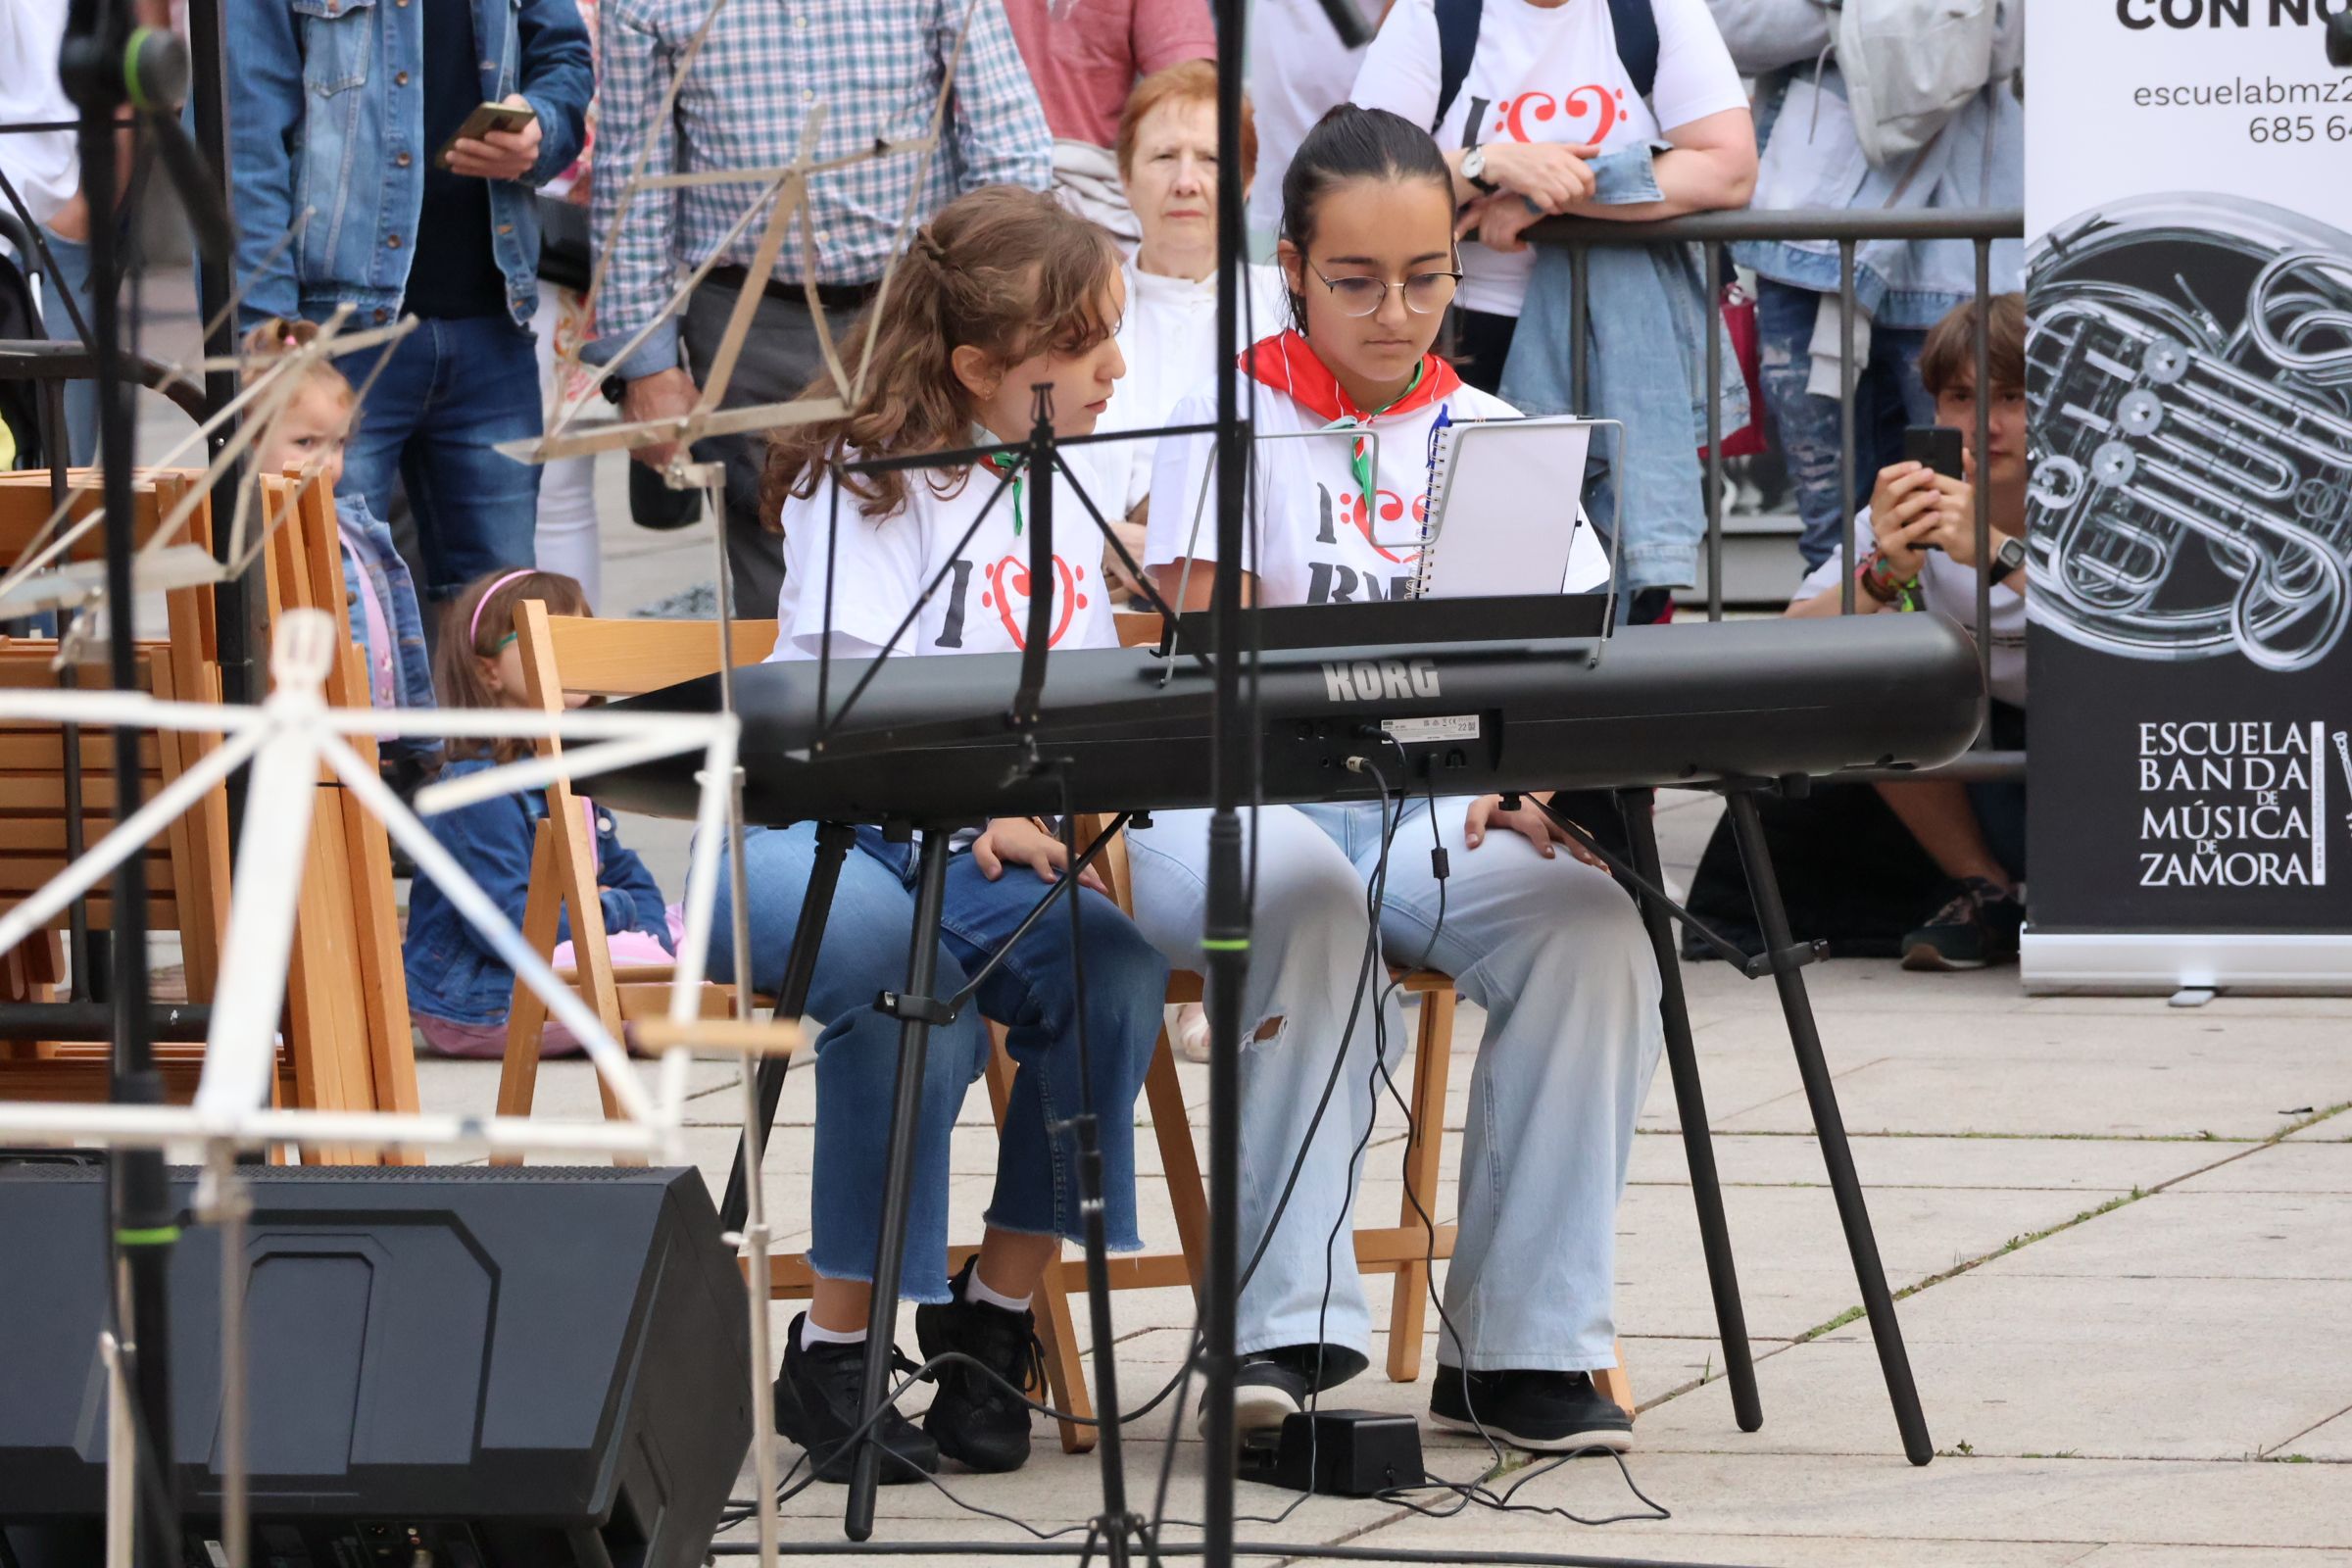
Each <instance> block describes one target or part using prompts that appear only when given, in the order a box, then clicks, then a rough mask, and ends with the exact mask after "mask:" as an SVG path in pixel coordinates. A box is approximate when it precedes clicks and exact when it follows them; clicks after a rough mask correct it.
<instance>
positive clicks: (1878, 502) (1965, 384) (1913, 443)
mask: <svg viewBox="0 0 2352 1568" xmlns="http://www.w3.org/2000/svg"><path fill="white" fill-rule="evenodd" d="M1985 309H1986V311H1987V313H1988V323H1987V324H1988V332H1989V337H1990V340H1991V362H1992V391H1991V399H1992V406H1991V409H1990V410H1989V414H1990V420H1989V423H1990V432H1991V440H1990V445H1989V447H1988V449H1987V452H1986V456H1985V472H1984V473H1982V474H1980V473H1979V471H1978V467H1977V459H1976V454H1975V453H1974V452H1973V451H1972V450H1971V447H1972V446H1973V443H1974V440H1975V432H1976V427H1977V396H1978V393H1977V376H1976V331H1977V312H1978V306H1977V303H1976V302H1975V301H1973V300H1972V301H1970V302H1969V303H1967V304H1964V305H1961V306H1959V307H1957V308H1956V309H1954V310H1953V311H1952V312H1950V313H1949V314H1948V315H1946V316H1945V317H1944V318H1943V319H1941V320H1940V321H1938V322H1936V325H1935V326H1934V327H1932V328H1930V329H1929V332H1928V336H1927V340H1926V342H1925V343H1924V344H1923V345H1922V346H1921V349H1920V355H1919V371H1920V376H1921V379H1922V380H1923V381H1924V382H1925V384H1926V386H1927V388H1928V390H1929V392H1930V393H1931V394H1932V395H1933V396H1934V397H1935V399H1936V424H1935V426H1932V427H1924V428H1923V427H1914V429H1913V430H1912V431H1911V432H1910V434H1909V435H1908V436H1907V437H1906V439H1905V446H1904V450H1905V453H1906V456H1905V457H1904V459H1903V460H1902V461H1901V462H1899V463H1891V464H1888V465H1887V466H1885V467H1883V468H1881V469H1880V470H1879V473H1878V478H1877V480H1876V482H1875V483H1874V484H1873V486H1872V488H1871V496H1870V505H1869V506H1867V507H1865V508H1864V509H1863V510H1862V511H1861V513H1860V514H1858V515H1856V516H1855V518H1854V537H1855V554H1856V557H1857V559H1858V560H1859V561H1860V566H1859V567H1858V569H1857V570H1856V572H1855V584H1854V590H1855V591H1854V610H1855V612H1856V613H1861V614H1886V613H1900V612H1903V611H1915V612H1917V611H1924V612H1929V613H1936V614H1940V615H1945V616H1948V617H1949V618H1951V619H1952V620H1954V621H1957V622H1958V623H1959V624H1960V626H1961V627H1962V628H1963V629H1964V630H1966V631H1967V632H1968V633H1969V634H1970V635H1971V636H1980V635H1986V633H1984V632H1981V631H1980V629H1979V628H1978V626H1977V571H1978V560H1977V501H1976V488H1975V487H1976V486H1977V484H1979V483H1980V482H1982V483H1985V484H1987V485H1989V486H1990V487H1991V491H1992V508H1991V512H1992V519H1991V520H1992V535H1991V545H1992V550H1991V561H1990V564H1989V570H1990V572H1991V576H1992V624H1991V628H1990V631H1989V635H1990V637H1991V639H1992V713H1991V719H1990V722H1991V727H1992V743H1993V745H1994V746H1995V747H1998V748H2002V749H2014V748H2017V747H2022V746H2023V745H2024V744H2025V710H2026V599H2025V596H2026V593H2027V591H2028V586H2029V584H2028V571H2027V566H2026V477H2027V474H2026V390H2025V340H2026V303H2025V296H2024V295H2022V294H1999V295H1995V296H1993V298H1992V299H1991V300H1990V301H1989V302H1988V304H1987V305H1986V307H1985ZM1843 565H1844V563H1843V559H1842V556H1841V555H1837V554H1833V555H1832V556H1830V557H1829V559H1827V560H1826V561H1824V562H1823V563H1822V564H1820V565H1819V566H1817V567H1815V568H1814V569H1813V572H1812V574H1811V575H1810V576H1808V577H1806V578H1805V580H1804V582H1803V584H1802V585H1800V586H1799V587H1798V589H1797V592H1796V598H1795V599H1794V600H1793V601H1792V602H1791V603H1790V605H1789V614H1790V615H1794V616H1811V615H1835V614H1838V613H1840V611H1841V609H1842V608H1843V590H1842V588H1841V586H1840V584H1839V582H1838V576H1839V573H1840V572H1841V571H1842V569H1843ZM1876 788H1877V790H1878V792H1879V795H1880V797H1881V798H1882V799H1883V800H1885V801H1886V803H1887V807H1888V808H1889V809H1892V810H1893V812H1894V814H1895V816H1896V817H1897V818H1899V819H1900V820H1901V822H1902V824H1903V826H1904V827H1905V828H1907V829H1909V831H1910V834H1911V836H1912V837H1913V838H1914V839H1916V840H1917V841H1918V843H1919V845H1920V847H1921V848H1922V849H1923V850H1925V851H1926V852H1927V853H1928V855H1929V856H1930V857H1931V858H1934V860H1935V862H1936V866H1937V868H1938V869H1940V870H1941V871H1942V872H1943V874H1944V875H1945V876H1946V877H1948V878H1950V879H1951V880H1952V882H1953V883H1955V884H1957V887H1956V891H1954V892H1953V893H1952V894H1951V896H1950V897H1949V899H1948V900H1947V901H1946V902H1945V904H1944V905H1943V907H1941V908H1940V909H1939V910H1937V911H1936V914H1935V915H1934V916H1933V917H1932V918H1931V919H1929V920H1928V922H1927V923H1926V924H1925V925H1923V926H1921V927H1919V928H1918V929H1916V930H1914V931H1912V932H1910V933H1908V934H1907V935H1906V936H1904V938H1903V939H1902V943H1901V949H1902V956H1903V963H1904V966H1905V967H1907V968H1913V969H1973V968H1981V967H1983V966H1984V965H1985V964H1987V963H2000V962H2006V961H2008V960H2010V959H2013V958H2015V957H2016V956H2017V939H2018V931H2019V929H2020V927H2021V926H2022V925H2023V923H2024V920H2025V905H2024V903H2023V901H2022V900H2020V899H2019V897H2018V894H2017V887H2018V884H2019V882H2020V881H2022V880H2023V878H2024V875H2025V786H2024V785H2023V784H2016V783H1976V784H1961V783H1957V782H1954V781H1952V780H1948V779H1920V780H1913V781H1910V782H1906V783H1901V784H1881V785H1878V786H1876Z"/></svg>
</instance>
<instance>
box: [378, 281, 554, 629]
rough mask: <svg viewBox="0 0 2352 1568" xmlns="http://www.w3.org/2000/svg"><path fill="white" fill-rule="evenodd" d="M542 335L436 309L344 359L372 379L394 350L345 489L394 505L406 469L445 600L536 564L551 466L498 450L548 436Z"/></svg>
mask: <svg viewBox="0 0 2352 1568" xmlns="http://www.w3.org/2000/svg"><path fill="white" fill-rule="evenodd" d="M531 342H532V340H531V334H530V333H529V332H528V331H527V330H525V329H524V328H522V327H518V326H516V325H515V323H514V322H513V321H511V320H508V319H506V318H505V317H501V316H476V317H466V318H462V319H454V320H437V319H421V320H419V321H417V327H416V330H414V331H412V332H411V333H410V334H409V335H408V336H407V337H405V338H402V339H401V340H400V341H399V342H397V343H394V344H392V345H390V346H389V348H385V349H363V350H361V351H360V352H359V353H357V354H352V355H347V356H345V357H344V358H343V359H341V360H339V361H337V362H336V363H337V365H338V367H339V368H341V369H342V371H343V373H344V374H345V375H347V376H349V377H350V378H351V383H352V385H353V386H355V387H356V386H365V385H367V382H368V376H369V374H370V373H372V372H373V371H374V369H375V363H376V361H377V360H378V359H379V358H382V357H383V356H385V355H387V354H388V355H389V356H390V359H389V362H388V363H386V364H385V366H384V368H383V371H382V373H381V374H379V375H377V376H376V377H375V384H374V386H373V387H371V388H369V389H368V401H367V404H366V406H365V407H363V408H362V409H361V411H360V421H359V428H358V429H356V430H354V431H353V432H352V436H351V445H350V447H349V449H348V450H347V451H346V453H345V455H344V459H343V485H344V488H346V489H348V490H351V491H354V492H356V493H357V494H358V495H359V496H360V497H361V498H362V499H363V500H365V501H366V502H367V503H368V511H369V512H372V513H373V514H375V515H377V516H379V517H388V516H390V515H392V475H393V472H394V470H395V469H396V468H397V469H398V471H399V474H400V479H401V483H402V484H403V486H405V487H406V489H407V491H408V495H409V509H410V511H411V512H412V513H413V514H414V515H416V518H417V543H418V546H419V547H420V549H421V551H422V553H423V557H424V578H425V580H424V592H425V597H426V599H428V600H430V601H432V602H435V603H445V602H447V601H449V600H452V599H455V598H457V597H458V595H459V594H461V593H463V592H464V591H465V590H466V585H467V584H469V583H471V582H473V581H475V580H476V579H478V578H480V577H483V576H486V575H488V574H489V573H491V572H494V571H501V570H508V569H512V568H514V567H515V566H528V565H530V564H532V560H533V557H532V550H531V536H532V534H533V532H534V531H535V530H536V528H537V527H538V522H539V470H538V468H537V467H536V466H532V465H530V464H527V463H518V462H516V461H515V459H513V458H510V457H507V456H506V455H505V454H503V453H501V452H499V451H498V450H497V446H498V443H500V442H502V441H514V440H527V439H529V438H531V437H533V436H536V435H538V434H539V433H540V431H541V429H542V423H541V421H542V418H543V411H542V409H541V407H540V396H539V361H538V357H537V355H536V354H535V353H534V352H533V350H532V346H531Z"/></svg>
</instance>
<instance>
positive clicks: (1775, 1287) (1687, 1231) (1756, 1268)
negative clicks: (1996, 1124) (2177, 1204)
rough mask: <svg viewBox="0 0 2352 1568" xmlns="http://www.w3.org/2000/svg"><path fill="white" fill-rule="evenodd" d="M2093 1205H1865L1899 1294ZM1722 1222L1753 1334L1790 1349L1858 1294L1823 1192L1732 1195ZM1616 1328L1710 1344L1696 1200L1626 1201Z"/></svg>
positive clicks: (1677, 1195) (2043, 1194)
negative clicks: (1789, 1341) (1786, 1342)
mask: <svg viewBox="0 0 2352 1568" xmlns="http://www.w3.org/2000/svg"><path fill="white" fill-rule="evenodd" d="M2089 1196H2090V1195H2086V1194H2082V1193H2078V1192H2072V1191H2056V1192H2054V1191H2046V1190H2041V1189H2033V1188H2025V1189H2004V1188H1925V1187H1918V1188H1904V1187H1893V1188H1887V1189H1883V1190H1879V1191H1874V1192H1871V1193H1869V1194H1868V1200H1869V1208H1870V1214H1871V1219H1872V1223H1873V1229H1874V1230H1875V1231H1876V1233H1877V1236H1878V1243H1879V1252H1880V1256H1881V1258H1882V1260H1883V1262H1884V1264H1885V1267H1886V1269H1887V1279H1888V1280H1889V1281H1890V1282H1891V1283H1892V1285H1893V1287H1894V1288H1895V1289H1897V1290H1900V1289H1902V1288H1903V1287H1905V1286H1907V1285H1914V1284H1917V1283H1919V1282H1920V1281H1922V1280H1925V1279H1928V1278H1929V1277H1931V1276H1933V1275H1936V1274H1940V1273H1942V1272H1944V1271H1945V1270H1947V1269H1950V1268H1952V1267H1954V1266H1956V1265H1957V1264H1960V1263H1963V1262H1966V1261H1969V1260H1970V1259H1973V1258H1979V1257H1983V1256H1984V1255H1985V1254H1986V1253H1988V1252H1991V1251H1993V1250H1996V1249H1998V1248H2000V1247H2002V1246H2003V1245H2005V1244H2006V1243H2007V1242H2008V1241H2009V1240H2010V1239H2011V1238H2012V1237H2017V1236H2023V1235H2029V1234H2031V1233H2033V1232H2034V1231H2037V1230H2041V1229H2043V1228H2045V1227H2047V1226H2050V1225H2055V1224H2058V1223H2061V1222H2063V1221H2065V1220H2068V1219H2071V1218H2073V1217H2074V1216H2075V1215H2076V1214H2078V1213H2081V1212H2082V1210H2083V1209H2084V1208H2085V1207H2086V1206H2089V1204H2088V1203H2086V1199H2087V1198H2088V1197H2089ZM1724 1212H1725V1218H1726V1222H1727V1224H1728V1226H1729V1229H1730V1231H1731V1236H1732V1250H1733V1256H1734V1261H1735V1264H1736V1266H1737V1267H1738V1269H1739V1273H1740V1296H1741V1299H1742V1300H1743V1301H1744V1302H1745V1305H1746V1309H1747V1325H1748V1331H1749V1333H1751V1334H1754V1335H1759V1336H1764V1337H1769V1338H1781V1339H1786V1338H1789V1337H1791V1336H1794V1335H1798V1334H1802V1333H1804V1332H1805V1331H1807V1330H1809V1329H1812V1328H1814V1327H1816V1326H1818V1325H1820V1324H1822V1323H1824V1322H1827V1321H1828V1320H1830V1319H1831V1318H1834V1317H1836V1316H1837V1315H1838V1313H1840V1312H1842V1311H1844V1310H1845V1309H1846V1308H1848V1307H1850V1306H1852V1305H1854V1304H1855V1303H1856V1302H1857V1301H1859V1300H1860V1299H1861V1295H1860V1292H1859V1291H1858V1289H1857V1288H1856V1286H1855V1283H1854V1273H1853V1264H1852V1260H1851V1257H1850V1255H1849V1254H1848V1253H1847V1251H1846V1248H1845V1237H1844V1232H1843V1231H1842V1230H1841V1229H1840V1228H1839V1225H1838V1208H1837V1204H1836V1202H1835V1201H1834V1199H1833V1198H1832V1195H1831V1194H1830V1193H1829V1192H1828V1191H1827V1190H1826V1189H1824V1188H1815V1187H1780V1188H1771V1187H1735V1188H1730V1189H1727V1190H1726V1191H1725V1193H1724ZM1617 1234H1618V1244H1617V1279H1618V1299H1617V1320H1618V1322H1619V1324H1620V1325H1621V1326H1622V1327H1624V1328H1625V1329H1627V1330H1630V1331H1631V1332H1633V1333H1637V1334H1669V1335H1687V1336H1701V1337H1703V1336H1707V1335H1710V1334H1712V1333H1713V1332H1714V1328H1715V1315H1714V1308H1713V1306H1712V1305H1711V1304H1710V1299H1709V1297H1708V1295H1707V1286H1706V1272H1705V1268H1706V1265H1705V1255H1704V1253H1703V1252H1702V1251H1701V1250H1700V1247H1699V1238H1698V1223H1697V1220H1696V1217H1695V1215H1694V1214H1693V1212H1692V1209H1691V1199H1690V1194H1689V1192H1688V1190H1686V1189H1677V1188H1672V1187H1636V1188H1631V1189H1629V1190H1628V1192H1627V1194H1626V1200H1625V1202H1624V1204H1623V1205H1622V1206H1621V1207H1620V1208H1619V1210H1618V1219H1617Z"/></svg>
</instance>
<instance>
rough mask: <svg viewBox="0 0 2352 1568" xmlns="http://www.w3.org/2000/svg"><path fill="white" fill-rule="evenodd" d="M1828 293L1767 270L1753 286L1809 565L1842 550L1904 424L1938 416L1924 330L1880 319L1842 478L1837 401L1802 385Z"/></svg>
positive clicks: (1896, 450) (1857, 388)
mask: <svg viewBox="0 0 2352 1568" xmlns="http://www.w3.org/2000/svg"><path fill="white" fill-rule="evenodd" d="M1826 298H1830V296H1827V295H1821V294H1816V293H1814V292H1813V291H1812V290H1811V289H1802V288H1791V287H1790V286H1789V285H1788V284H1787V283H1776V282H1774V281H1773V280H1772V279H1771V278H1768V277H1767V278H1762V279H1759V280H1758V282H1757V289H1756V338H1757V349H1758V356H1757V357H1758V360H1759V362H1760V363H1759V367H1758V368H1759V369H1760V371H1761V377H1760V379H1761V380H1762V382H1763V388H1764V406H1765V407H1766V408H1767V409H1769V410H1771V411H1772V419H1773V427H1774V429H1775V431H1776V432H1777V433H1778V434H1779V436H1780V441H1781V455H1782V457H1783V458H1784V459H1785V460H1786V461H1787V463H1788V465H1789V484H1790V485H1791V486H1792V487H1793V488H1794V490H1795V491H1796V510H1797V515H1799V516H1801V517H1802V518H1803V519H1804V525H1805V531H1804V534H1803V537H1802V538H1800V539H1799V540H1798V541H1797V548H1798V549H1800V550H1801V551H1803V552H1804V557H1805V569H1806V570H1807V571H1811V570H1812V569H1813V568H1814V567H1815V566H1818V565H1820V564H1822V563H1823V562H1825V561H1827V560H1829V559H1830V557H1832V556H1834V555H1836V554H1837V553H1838V550H1839V549H1840V548H1842V546H1841V541H1842V540H1843V539H1844V538H1845V532H1846V530H1847V529H1848V528H1850V527H1852V526H1853V515H1854V514H1855V513H1856V512H1857V511H1859V510H1860V509H1861V508H1862V507H1863V506H1864V505H1865V504H1866V503H1868V501H1869V500H1870V489H1871V485H1872V483H1873V481H1875V480H1876V479H1877V478H1878V473H1879V470H1880V469H1881V468H1883V467H1885V466H1887V465H1888V464H1890V463H1899V462H1901V461H1902V456H1903V427H1904V426H1905V425H1910V424H1933V423H1934V422H1935V421H1936V400H1935V399H1934V398H1932V397H1930V396H1929V395H1928V389H1927V388H1926V387H1925V386H1923V385H1922V384H1921V383H1920V379H1919V350H1920V346H1921V345H1922V344H1924V343H1926V342H1927V340H1928V334H1927V333H1926V332H1925V331H1923V330H1917V329H1910V328H1904V327H1893V326H1878V325H1874V326H1872V328H1871V332H1870V355H1869V357H1868V358H1867V359H1865V360H1863V362H1862V363H1861V364H1860V365H1859V366H1858V367H1856V374H1855V376H1854V493H1853V494H1852V495H1850V496H1840V495H1839V494H1838V400H1837V399H1836V398H1834V397H1826V398H1825V397H1821V396H1818V395H1816V394H1814V393H1811V392H1808V391H1806V390H1805V381H1806V378H1807V377H1808V376H1810V375H1811V374H1812V373H1813V323H1814V320H1815V319H1816V318H1817V317H1818V316H1819V315H1820V313H1821V306H1822V301H1823V300H1824V299H1826Z"/></svg>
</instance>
